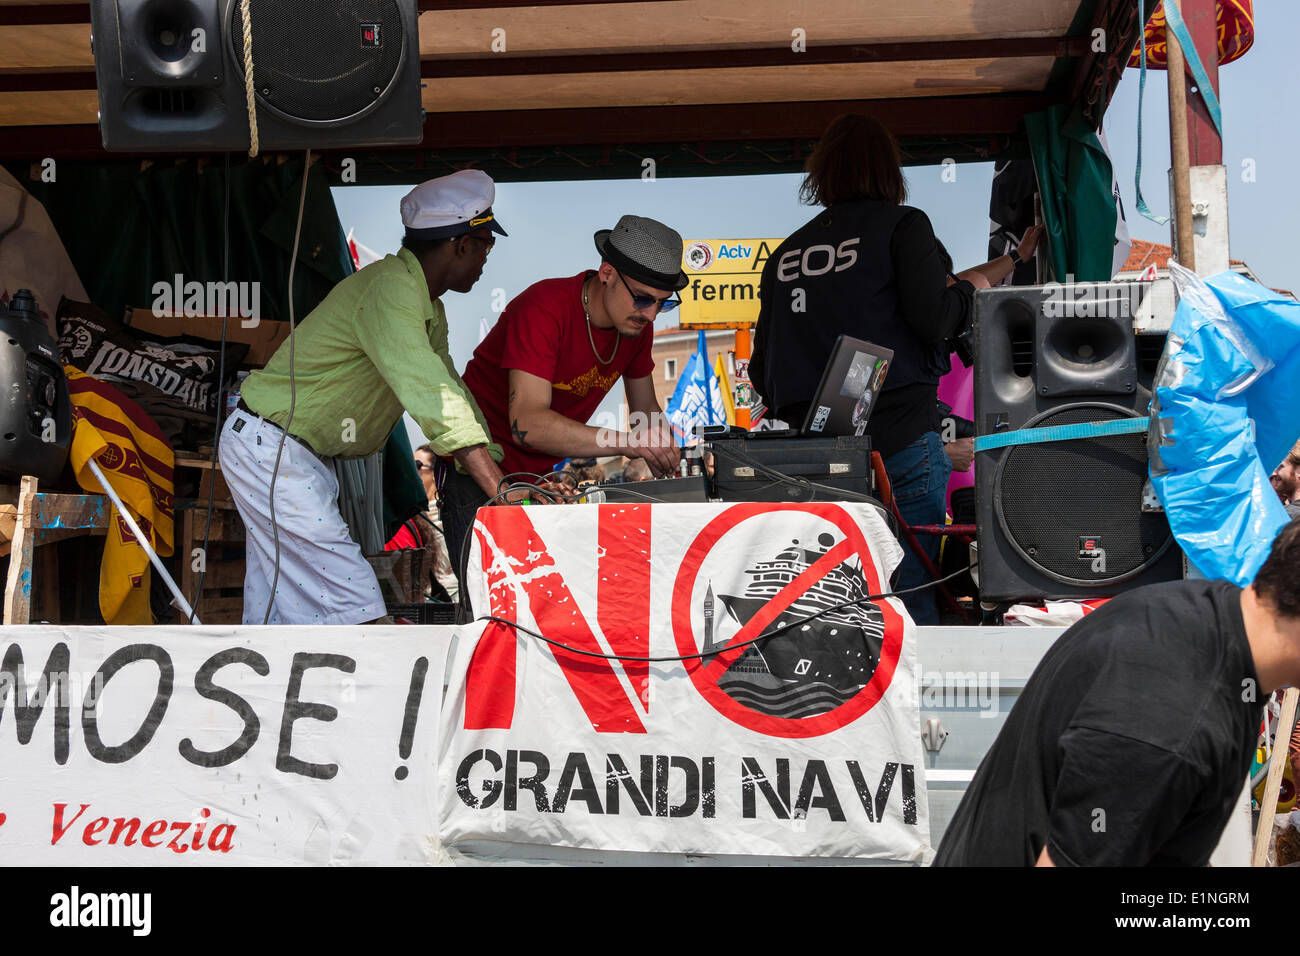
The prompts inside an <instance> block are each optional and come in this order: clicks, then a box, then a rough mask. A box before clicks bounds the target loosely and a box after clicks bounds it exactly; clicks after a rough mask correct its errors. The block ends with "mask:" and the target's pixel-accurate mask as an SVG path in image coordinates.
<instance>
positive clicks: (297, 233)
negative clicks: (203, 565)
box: [262, 149, 311, 625]
mask: <svg viewBox="0 0 1300 956" xmlns="http://www.w3.org/2000/svg"><path fill="white" fill-rule="evenodd" d="M309 175H311V150H310V149H309V150H307V151H306V152H305V153H304V155H303V164H302V192H301V193H300V194H299V196H298V224H297V225H296V226H294V229H293V255H292V258H291V259H290V260H289V414H288V416H287V417H286V418H285V422H284V427H283V428H282V429H280V441H279V442H278V443H276V446H275V464H273V465H272V466H271V490H270V495H271V537H272V538H273V539H274V540H275V573H274V574H273V575H272V576H271V595H270V597H269V598H267V601H266V615H265V616H264V617H263V618H262V624H263V625H265V624H269V623H270V621H271V609H272V608H273V607H275V589H276V587H277V586H278V585H279V583H280V525H279V524H278V523H277V522H276V520H275V481H276V479H277V478H279V477H280V455H281V453H282V452H283V451H284V443H285V440H286V439H288V437H289V426H290V425H291V424H293V408H294V404H295V403H296V402H297V399H298V392H297V388H296V383H295V381H294V371H293V339H294V335H293V333H294V327H295V325H296V324H297V323H296V320H295V318H294V311H293V270H294V266H296V265H297V264H298V240H299V238H300V237H301V236H302V209H303V206H305V205H306V204H307V177H308V176H309Z"/></svg>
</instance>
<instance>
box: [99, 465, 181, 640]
mask: <svg viewBox="0 0 1300 956" xmlns="http://www.w3.org/2000/svg"><path fill="white" fill-rule="evenodd" d="M87 464H88V465H90V470H91V472H93V473H94V475H95V480H96V481H98V482H99V485H100V487H101V488H103V489H104V494H106V495H108V497H109V499H110V500H111V501H112V502H113V504H114V505H115V506H116V507H117V513H118V514H120V515H121V516H122V520H123V521H125V522H126V526H127V527H128V528H130V529H131V533H132V534H133V535H135V540H136V543H137V544H139V545H140V547H142V548H144V553H145V554H147V555H149V561H150V563H151V564H153V566H154V567H155V568H156V569H157V570H158V573H159V574H161V575H162V577H163V580H164V581H166V582H167V588H168V590H170V591H171V592H172V603H173V604H175V605H176V607H178V608H179V609H180V612H181V613H182V614H184V615H185V620H187V621H192V622H193V623H195V624H201V623H202V622H201V621H200V620H199V619H198V617H196V616H195V614H194V609H193V608H191V607H190V602H189V601H187V600H185V595H184V594H182V593H181V589H180V588H178V587H177V586H176V582H175V581H173V580H172V576H171V575H170V574H168V573H167V569H166V568H164V567H163V564H162V561H161V560H159V558H158V555H156V554H154V550H153V548H151V547H149V539H148V538H147V537H145V534H144V532H143V531H141V530H140V526H139V525H138V524H136V523H135V519H134V518H132V517H131V512H129V511H127V510H126V506H125V505H123V504H122V499H121V498H119V497H118V496H117V492H115V491H114V490H113V486H112V485H111V484H109V481H108V479H107V478H105V477H104V473H103V472H102V471H100V470H99V465H97V464H95V459H93V458H91V459H90V460H89V461H88V462H87ZM109 533H110V534H111V533H112V532H111V529H110V532H109Z"/></svg>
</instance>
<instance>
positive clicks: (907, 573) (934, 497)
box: [885, 432, 952, 625]
mask: <svg viewBox="0 0 1300 956" xmlns="http://www.w3.org/2000/svg"><path fill="white" fill-rule="evenodd" d="M885 471H886V473H888V475H889V483H890V485H891V486H892V488H893V493H894V500H895V501H896V502H898V511H899V513H900V514H902V516H903V520H904V521H906V522H907V523H908V524H909V525H918V524H943V523H944V519H945V517H946V516H947V505H946V501H945V499H946V496H947V490H948V477H949V476H950V475H951V474H952V461H951V460H950V459H949V458H948V455H947V453H946V452H944V450H943V442H942V441H940V440H939V433H938V432H926V433H925V434H924V435H922V436H921V437H920V438H918V439H917V440H916V441H914V442H912V444H910V445H908V446H907V447H906V448H904V449H903V450H902V451H897V452H894V454H892V455H890V456H889V457H888V458H886V459H885ZM916 537H917V541H918V543H919V544H920V545H921V548H922V550H924V551H925V553H926V555H927V556H928V557H929V558H930V560H931V561H932V562H934V563H935V564H938V559H939V539H938V538H937V537H934V536H933V535H917V536H916ZM902 544H903V561H902V563H901V564H900V565H899V570H898V583H897V584H896V585H895V588H896V589H897V590H899V591H902V590H905V589H906V588H912V587H916V586H917V585H920V584H925V583H926V582H928V581H929V580H930V576H929V574H928V573H927V572H926V570H925V568H924V566H923V565H922V564H921V562H920V560H919V559H918V558H917V557H916V555H915V554H913V552H912V548H911V546H910V545H909V544H907V542H902ZM902 600H903V604H904V605H906V607H907V610H908V613H909V614H911V615H912V620H913V621H915V622H916V623H917V624H918V625H933V624H938V623H939V608H938V605H937V604H936V603H935V594H934V589H933V588H930V589H927V590H925V591H918V592H916V593H915V594H905V595H903V598H902Z"/></svg>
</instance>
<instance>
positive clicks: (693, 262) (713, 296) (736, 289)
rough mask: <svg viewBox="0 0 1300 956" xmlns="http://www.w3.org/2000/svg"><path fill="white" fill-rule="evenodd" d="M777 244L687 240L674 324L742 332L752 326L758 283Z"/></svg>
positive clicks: (731, 240)
mask: <svg viewBox="0 0 1300 956" xmlns="http://www.w3.org/2000/svg"><path fill="white" fill-rule="evenodd" d="M782 241H783V240H781V239H687V240H686V241H685V243H684V245H685V249H684V250H683V252H682V270H683V271H684V272H685V273H686V275H687V277H688V278H689V279H690V282H688V283H687V285H686V288H685V289H682V291H681V297H682V307H681V320H680V325H681V327H682V328H684V329H694V328H704V327H708V328H719V327H721V328H747V327H748V326H751V325H753V324H754V323H755V322H757V321H758V280H759V278H760V277H761V276H762V274H763V265H764V264H765V263H766V262H767V260H768V259H769V258H770V257H771V255H772V250H773V249H775V248H776V247H777V246H779V245H780V244H781V243H782Z"/></svg>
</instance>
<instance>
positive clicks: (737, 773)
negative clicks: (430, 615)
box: [438, 503, 930, 863]
mask: <svg viewBox="0 0 1300 956" xmlns="http://www.w3.org/2000/svg"><path fill="white" fill-rule="evenodd" d="M900 557H901V552H900V550H899V547H898V544H897V543H896V542H895V540H894V538H893V536H892V535H891V534H890V533H889V531H888V528H887V527H886V526H885V524H884V522H883V520H882V519H881V518H880V516H879V513H878V512H877V511H876V510H875V509H874V508H873V507H872V506H870V505H847V504H845V505H842V504H829V503H810V504H790V505H780V504H776V505H773V504H731V505H713V504H710V505H704V504H699V505H695V504H690V505H687V504H680V505H667V504H646V505H624V504H603V505H573V506H567V507H563V508H558V507H556V508H487V509H484V510H483V511H481V512H480V513H479V521H478V523H477V524H476V526H475V534H474V551H473V554H472V556H471V562H470V569H471V570H470V577H469V588H470V592H469V593H470V594H471V596H472V600H473V606H474V609H475V612H476V615H477V616H480V617H482V616H484V615H490V616H492V617H494V618H497V619H499V620H496V621H490V622H487V623H484V624H482V625H481V628H482V629H481V632H480V633H479V635H478V637H477V639H474V638H473V637H472V636H471V634H472V632H468V631H466V632H462V635H461V647H462V648H463V649H464V651H465V652H464V653H462V652H460V651H458V653H457V662H456V663H455V664H454V665H453V669H452V673H451V675H450V682H449V687H448V693H447V699H446V701H445V704H444V711H443V723H442V727H441V729H440V732H439V744H438V761H439V765H440V768H441V772H440V774H439V778H438V787H439V792H438V803H439V813H440V827H439V833H440V837H441V839H442V841H443V843H444V844H448V845H451V844H455V843H458V842H471V841H483V840H495V841H504V842H515V843H537V844H550V845H558V846H570V847H586V848H593V849H605V850H633V851H652V852H653V851H662V852H678V853H708V854H758V855H777V856H791V857H810V856H827V857H868V858H879V859H891V860H904V861H912V862H918V863H919V862H923V861H924V860H926V859H927V858H928V856H929V854H930V848H929V821H928V809H927V804H926V794H925V787H924V770H923V769H922V767H923V764H922V760H921V756H922V755H921V743H920V734H919V716H918V709H917V694H916V651H915V637H914V635H915V629H914V627H913V625H912V623H911V620H910V619H909V618H908V617H907V615H906V613H905V611H904V610H903V607H902V604H901V602H899V601H898V599H896V598H888V599H877V600H864V599H866V598H868V597H870V596H871V595H878V594H881V593H882V592H885V591H887V590H888V589H889V588H888V583H887V582H888V580H889V574H890V572H891V570H892V569H893V567H894V566H895V565H896V564H897V562H898V560H899V558H900ZM507 621H508V622H518V624H520V625H521V629H519V630H516V629H515V628H514V627H513V626H511V625H510V624H507V623H503V622H507ZM523 628H527V629H528V630H531V631H535V632H537V633H538V634H540V635H542V636H543V637H544V638H546V639H548V640H549V641H551V642H555V643H547V641H545V640H542V639H540V638H538V637H535V636H531V635H529V634H528V633H526V632H525V631H524V630H523ZM772 629H780V630H779V632H778V633H775V634H773V636H770V637H764V638H762V639H760V640H758V641H757V642H753V639H754V638H755V637H757V636H758V635H760V634H764V633H766V632H768V631H770V630H772ZM557 645H559V646H557ZM615 657H616V658H618V659H611V658H615ZM643 658H651V659H652V660H642V659H643ZM665 658H667V659H668V660H663V659H665ZM672 658H682V659H681V660H673V659H672Z"/></svg>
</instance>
